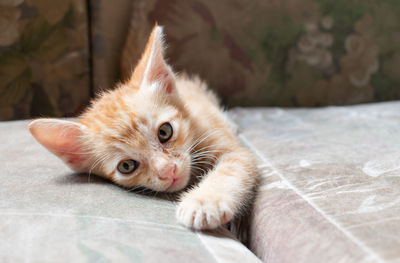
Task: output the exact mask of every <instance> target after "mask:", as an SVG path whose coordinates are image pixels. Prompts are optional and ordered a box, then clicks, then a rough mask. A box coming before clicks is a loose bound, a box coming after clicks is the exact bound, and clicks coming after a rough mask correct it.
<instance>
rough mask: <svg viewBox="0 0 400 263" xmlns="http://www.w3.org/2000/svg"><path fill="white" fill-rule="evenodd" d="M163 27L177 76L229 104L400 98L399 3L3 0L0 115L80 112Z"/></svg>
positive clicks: (387, 0) (309, 103)
mask: <svg viewBox="0 0 400 263" xmlns="http://www.w3.org/2000/svg"><path fill="white" fill-rule="evenodd" d="M156 21H157V22H158V23H159V24H160V25H163V26H164V28H165V32H166V34H167V38H166V42H167V44H168V49H167V58H168V61H169V63H170V64H171V65H173V67H174V69H175V70H176V71H177V72H182V71H186V72H188V73H192V74H197V75H199V76H200V77H202V78H203V79H205V80H206V81H207V82H208V83H209V86H210V88H212V89H214V90H215V91H216V92H217V93H218V95H219V96H220V97H221V99H222V102H223V103H224V104H225V105H227V106H229V107H232V106H238V105H240V106H283V107H315V106H325V105H348V104H357V103H368V102H373V101H385V100H395V99H399V98H400V1H398V0H385V1H382V0H218V1H215V0H168V1H166V0H113V1H107V0H91V1H90V0H0V120H11V119H24V118H31V117H37V116H57V117H62V116H76V115H77V114H79V113H80V112H81V111H82V110H83V109H84V108H85V106H86V105H87V104H88V102H89V100H90V98H91V97H93V96H95V94H96V93H97V92H99V91H100V90H105V89H110V88H112V87H113V86H114V85H115V84H116V83H117V82H119V81H123V80H124V79H126V77H127V76H128V75H129V73H130V72H131V70H132V68H133V67H134V66H135V64H136V62H137V60H138V59H139V57H140V54H141V53H142V51H143V48H144V45H145V43H146V40H147V37H148V34H149V32H150V30H151V28H152V27H153V25H154V23H155V22H156Z"/></svg>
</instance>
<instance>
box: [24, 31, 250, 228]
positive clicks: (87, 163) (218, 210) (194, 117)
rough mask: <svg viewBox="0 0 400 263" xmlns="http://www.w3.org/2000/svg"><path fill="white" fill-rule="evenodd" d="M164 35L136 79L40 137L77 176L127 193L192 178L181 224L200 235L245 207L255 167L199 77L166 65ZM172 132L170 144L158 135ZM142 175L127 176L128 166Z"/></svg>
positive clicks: (35, 126)
mask: <svg viewBox="0 0 400 263" xmlns="http://www.w3.org/2000/svg"><path fill="white" fill-rule="evenodd" d="M163 53H164V47H163V34H162V28H161V27H159V26H155V27H154V29H153V31H152V33H151V36H150V38H149V41H148V43H147V45H146V48H145V51H144V53H143V55H142V58H141V60H140V61H139V63H138V65H137V67H136V68H135V70H134V72H133V73H132V77H131V78H130V79H129V81H128V82H127V83H124V84H120V85H118V86H117V87H116V88H115V89H114V90H113V91H108V92H105V93H104V94H101V95H100V96H99V97H98V98H97V99H96V100H94V101H93V102H92V104H91V106H90V107H89V108H88V109H87V110H86V112H85V113H84V114H82V116H80V118H79V120H78V122H77V123H75V122H71V121H60V120H55V119H39V120H35V121H33V122H32V123H31V125H30V127H29V128H30V130H31V132H32V134H33V136H35V138H36V139H37V140H38V141H39V142H40V143H42V144H43V145H44V146H45V147H46V148H48V149H49V150H50V151H51V152H53V153H54V154H56V155H57V156H58V157H60V158H61V159H62V160H64V161H65V162H66V163H67V164H68V165H70V166H71V168H73V169H74V170H78V171H84V172H88V173H90V172H94V173H96V174H98V175H100V176H103V177H105V178H107V179H110V180H112V181H114V182H116V183H117V184H120V185H122V186H125V187H129V188H132V187H137V186H144V187H147V188H150V189H152V190H155V191H166V192H174V191H179V190H181V189H183V188H185V187H186V186H187V185H188V182H189V181H190V179H191V177H193V176H196V175H198V176H201V177H202V179H201V181H200V183H199V184H198V185H197V186H196V187H194V188H193V189H191V190H190V191H188V192H185V193H183V195H182V196H181V202H180V204H179V206H178V209H177V218H178V220H179V221H180V222H181V223H182V224H184V225H186V226H188V227H192V228H195V229H210V228H216V227H218V226H219V225H221V224H223V223H226V222H228V221H230V220H231V219H232V217H233V216H234V215H235V213H237V212H238V211H239V210H240V208H241V207H242V206H243V205H244V204H246V202H247V200H248V199H249V197H250V196H251V191H252V189H253V188H254V185H255V184H256V181H257V171H256V166H255V161H254V158H253V156H252V155H251V153H250V152H249V151H248V150H246V149H245V148H243V147H242V146H241V145H240V143H239V141H238V139H237V137H236V136H235V128H234V125H233V124H232V123H231V122H230V121H229V120H228V118H227V117H226V115H225V114H224V113H223V111H222V110H221V109H220V107H219V105H218V100H217V99H216V97H215V95H214V94H213V93H212V92H211V91H209V90H207V87H206V85H205V84H204V83H203V82H202V81H201V80H200V79H199V78H197V77H188V76H187V75H184V74H183V75H179V76H176V75H175V74H174V73H173V72H172V70H171V68H170V67H169V66H168V65H167V64H166V62H165V60H164V57H163ZM164 123H169V124H170V125H171V127H172V130H173V133H172V137H171V138H170V139H169V140H168V141H167V142H164V143H161V141H160V139H159V137H158V136H159V135H158V133H159V129H160V126H161V125H162V124H164ZM130 159H132V160H135V161H137V162H138V163H139V166H138V168H137V169H136V170H135V171H134V172H132V173H130V174H123V173H121V172H120V170H118V169H117V167H118V165H119V163H120V162H121V161H123V160H130Z"/></svg>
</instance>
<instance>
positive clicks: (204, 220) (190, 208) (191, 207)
mask: <svg viewBox="0 0 400 263" xmlns="http://www.w3.org/2000/svg"><path fill="white" fill-rule="evenodd" d="M176 216H177V219H178V221H179V222H180V223H181V224H183V225H185V226H187V227H189V228H193V229H196V230H202V229H214V228H217V227H219V226H220V225H222V224H226V223H228V222H229V221H230V220H231V219H232V218H233V216H234V212H233V209H232V208H231V206H230V205H229V203H228V202H226V201H222V200H214V199H212V198H185V199H183V201H182V202H181V203H180V204H179V206H178V209H177V212H176Z"/></svg>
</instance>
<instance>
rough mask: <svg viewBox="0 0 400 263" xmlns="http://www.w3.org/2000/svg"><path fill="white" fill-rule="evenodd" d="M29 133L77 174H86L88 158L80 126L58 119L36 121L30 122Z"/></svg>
mask: <svg viewBox="0 0 400 263" xmlns="http://www.w3.org/2000/svg"><path fill="white" fill-rule="evenodd" d="M28 128H29V131H30V132H31V133H32V135H33V137H35V139H36V140H37V141H38V142H39V143H40V144H42V145H43V146H44V147H46V148H47V149H48V150H49V151H50V152H52V153H53V154H55V155H56V156H57V157H59V158H60V159H61V160H63V161H64V162H65V163H66V164H67V165H68V166H69V167H71V168H72V169H73V170H75V171H77V172H88V171H89V167H90V156H89V154H88V153H87V152H85V149H84V148H83V146H82V143H81V139H82V134H83V130H84V129H85V128H86V127H85V126H83V125H82V124H79V123H77V122H73V121H66V120H59V119H37V120H34V121H32V122H31V123H30V124H29V126H28Z"/></svg>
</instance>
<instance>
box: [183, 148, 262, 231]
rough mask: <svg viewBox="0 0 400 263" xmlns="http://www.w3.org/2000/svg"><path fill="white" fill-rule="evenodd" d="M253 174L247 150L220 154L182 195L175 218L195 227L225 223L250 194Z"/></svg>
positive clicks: (215, 225) (253, 169)
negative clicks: (213, 163)
mask: <svg viewBox="0 0 400 263" xmlns="http://www.w3.org/2000/svg"><path fill="white" fill-rule="evenodd" d="M257 176H258V173H257V170H256V165H255V161H254V159H253V157H252V155H251V154H250V153H249V152H248V151H247V150H245V149H243V148H241V147H240V148H236V149H235V150H234V151H231V152H230V153H226V154H224V155H222V157H221V158H220V160H219V162H218V163H217V165H216V166H215V168H214V169H213V170H211V171H210V172H209V173H208V174H207V175H206V177H205V178H204V179H203V181H201V182H200V184H199V185H198V186H197V187H196V188H194V189H192V190H191V191H189V192H187V193H185V194H183V195H182V197H181V202H180V203H179V206H178V209H177V213H176V215H177V219H178V221H179V222H180V223H181V224H183V225H185V226H187V227H190V228H193V229H197V230H201V229H214V228H217V227H219V226H220V225H222V224H226V223H228V222H229V221H231V219H232V218H233V217H234V215H235V214H236V213H238V212H239V210H240V209H241V208H242V207H243V206H245V205H246V203H247V201H248V200H249V199H250V198H251V194H252V193H251V191H252V190H253V189H254V186H255V184H256V182H257Z"/></svg>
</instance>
